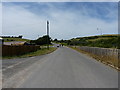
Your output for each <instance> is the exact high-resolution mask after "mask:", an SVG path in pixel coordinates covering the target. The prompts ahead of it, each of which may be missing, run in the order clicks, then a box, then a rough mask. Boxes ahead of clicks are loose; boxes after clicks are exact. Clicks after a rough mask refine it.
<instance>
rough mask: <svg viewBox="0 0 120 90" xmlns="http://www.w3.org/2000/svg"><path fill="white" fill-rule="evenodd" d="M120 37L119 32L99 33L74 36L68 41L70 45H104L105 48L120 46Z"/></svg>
mask: <svg viewBox="0 0 120 90" xmlns="http://www.w3.org/2000/svg"><path fill="white" fill-rule="evenodd" d="M119 43H120V37H118V35H117V34H110V35H98V36H88V37H79V38H73V39H71V40H69V41H68V45H78V46H90V47H103V48H119V47H120V44H119Z"/></svg>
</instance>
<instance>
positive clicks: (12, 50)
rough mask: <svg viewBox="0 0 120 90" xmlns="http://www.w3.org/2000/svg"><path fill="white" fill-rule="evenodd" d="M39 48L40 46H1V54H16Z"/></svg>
mask: <svg viewBox="0 0 120 90" xmlns="http://www.w3.org/2000/svg"><path fill="white" fill-rule="evenodd" d="M38 49H40V46H35V45H22V46H10V45H3V46H2V56H18V55H22V54H25V53H29V52H34V51H37V50H38Z"/></svg>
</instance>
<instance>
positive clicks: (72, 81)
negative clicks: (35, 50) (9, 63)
mask: <svg viewBox="0 0 120 90" xmlns="http://www.w3.org/2000/svg"><path fill="white" fill-rule="evenodd" d="M35 58H36V57H34V58H33V60H34V59H35ZM37 58H38V57H37ZM30 72H31V73H30V74H29V73H28V72H26V73H27V74H28V75H27V78H24V80H23V81H22V83H20V84H19V85H18V87H19V88H117V87H118V72H117V71H116V70H115V69H113V68H111V67H109V66H106V65H104V64H102V63H100V62H98V61H96V60H94V59H92V58H90V57H88V56H86V55H84V54H81V53H79V52H77V51H75V50H73V49H70V48H68V47H60V48H58V49H57V50H56V51H54V52H53V53H51V54H48V55H45V57H43V58H40V60H39V61H37V62H36V64H34V65H32V67H31V68H30Z"/></svg>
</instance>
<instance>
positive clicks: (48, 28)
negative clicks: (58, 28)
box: [47, 21, 49, 49]
mask: <svg viewBox="0 0 120 90" xmlns="http://www.w3.org/2000/svg"><path fill="white" fill-rule="evenodd" d="M47 36H48V39H47V48H48V49H49V21H47Z"/></svg>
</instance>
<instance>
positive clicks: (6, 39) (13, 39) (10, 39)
mask: <svg viewBox="0 0 120 90" xmlns="http://www.w3.org/2000/svg"><path fill="white" fill-rule="evenodd" d="M3 40H4V42H11V41H30V40H28V39H22V38H3Z"/></svg>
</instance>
